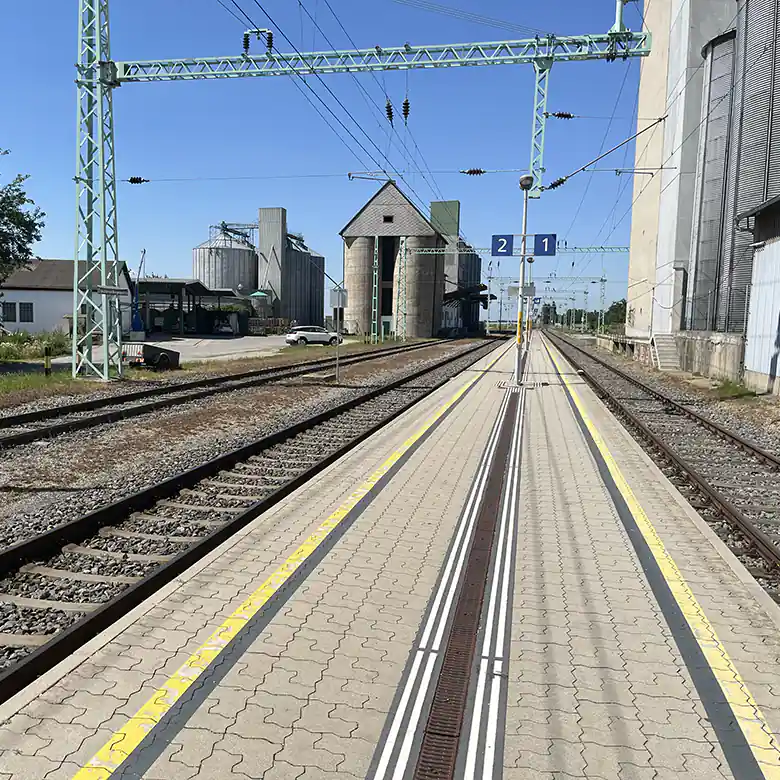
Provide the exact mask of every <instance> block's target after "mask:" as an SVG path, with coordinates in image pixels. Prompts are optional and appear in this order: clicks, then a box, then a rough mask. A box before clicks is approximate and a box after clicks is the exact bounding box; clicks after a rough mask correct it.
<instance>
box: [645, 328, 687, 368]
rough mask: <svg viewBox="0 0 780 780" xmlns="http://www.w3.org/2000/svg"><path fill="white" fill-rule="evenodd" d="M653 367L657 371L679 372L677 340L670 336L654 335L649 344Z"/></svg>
mask: <svg viewBox="0 0 780 780" xmlns="http://www.w3.org/2000/svg"><path fill="white" fill-rule="evenodd" d="M650 352H651V354H652V357H653V365H654V366H655V367H656V368H657V369H658V370H659V371H680V370H681V369H680V354H679V352H678V351H677V340H676V338H675V337H674V336H672V335H670V334H661V333H656V334H655V335H654V336H653V338H652V340H651V342H650Z"/></svg>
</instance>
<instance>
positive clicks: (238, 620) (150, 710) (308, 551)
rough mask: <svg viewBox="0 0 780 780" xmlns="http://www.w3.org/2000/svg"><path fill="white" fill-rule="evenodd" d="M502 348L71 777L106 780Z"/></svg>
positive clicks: (491, 366) (494, 361)
mask: <svg viewBox="0 0 780 780" xmlns="http://www.w3.org/2000/svg"><path fill="white" fill-rule="evenodd" d="M505 354H506V351H505V350H504V351H502V352H501V354H500V355H499V356H498V357H497V358H495V359H493V360H492V361H491V362H490V363H489V364H488V366H487V367H486V368H483V369H478V370H477V373H476V375H475V376H473V377H472V378H471V379H469V381H468V382H466V383H465V384H464V385H463V387H461V388H460V390H458V392H457V393H455V395H453V396H452V398H450V400H449V401H447V402H446V403H445V404H444V405H442V406H440V407H439V409H437V411H436V412H435V413H434V414H433V415H432V416H431V417H429V418H428V420H426V421H425V423H424V424H423V425H422V427H421V428H419V429H418V430H417V431H416V432H415V433H414V434H412V435H411V436H410V437H409V438H408V439H407V440H406V441H405V442H404V443H403V444H402V445H401V446H400V447H399V448H398V449H397V450H396V451H395V452H394V453H393V454H392V455H391V456H390V457H389V458H388V459H387V460H386V461H385V462H384V463H383V464H382V465H381V466H380V467H379V468H378V469H377V470H376V471H375V472H374V473H373V474H371V476H370V477H368V479H367V480H366V481H365V482H363V484H362V485H360V487H358V488H357V489H356V490H354V491H353V492H352V493H351V494H350V496H349V498H347V500H346V501H344V503H343V504H342V505H341V506H340V507H339V508H338V509H337V510H336V511H335V512H334V513H333V514H332V515H330V517H328V518H327V519H326V520H325V521H324V522H323V523H322V525H321V526H320V527H319V528H318V529H317V530H316V531H315V532H314V533H313V534H312V535H311V536H309V537H308V539H306V541H304V542H303V544H301V546H300V547H299V548H298V549H297V550H296V551H295V552H294V553H293V554H292V555H291V556H290V557H289V558H288V559H287V560H286V561H285V562H284V563H283V564H282V565H281V566H280V567H279V568H278V569H277V570H276V571H275V572H274V573H273V574H272V575H271V576H270V577H268V579H267V580H266V581H265V582H264V583H263V584H262V585H261V586H260V587H259V588H258V589H257V590H256V591H255V592H254V593H252V595H251V596H249V598H248V599H246V601H244V602H243V604H241V606H240V607H238V609H236V611H235V612H233V614H232V615H230V617H228V618H227V619H226V620H225V622H224V623H222V625H221V626H220V627H219V628H218V629H217V630H216V631H214V633H213V634H212V635H211V636H210V637H209V638H208V639H207V640H206V641H205V642H204V643H203V644H202V645H201V646H200V647H199V648H198V649H197V650H196V651H195V653H194V654H193V655H191V656H190V657H189V658H188V659H187V661H186V662H185V663H184V665H183V666H181V667H180V668H179V670H178V671H177V672H176V673H175V674H174V675H173V676H172V677H171V678H170V679H169V680H168V681H167V682H165V683H164V684H163V685H162V687H160V688H159V689H158V690H157V691H155V692H154V694H153V695H152V696H151V697H150V698H149V700H148V701H147V702H146V704H144V705H143V706H142V707H141V709H139V710H138V712H136V713H135V715H133V716H132V717H131V718H130V720H129V721H128V722H127V723H126V724H125V725H124V726H123V727H122V728H121V729H120V730H119V731H116V732H115V733H114V734H113V736H112V737H111V738H110V739H109V740H108V742H106V744H105V745H103V747H102V748H101V749H100V750H99V751H98V752H97V753H96V754H95V756H94V757H93V758H92V759H90V761H89V762H87V764H85V765H84V766H83V767H82V768H81V769H80V770H79V771H78V772H77V773H76V774H75V775H74V777H73V780H107V778H109V777H111V775H113V774H114V772H115V771H116V770H117V769H118V768H119V766H120V765H121V764H122V763H123V762H124V761H126V760H127V758H128V757H129V756H130V754H131V753H132V752H133V751H134V750H135V749H136V748H137V747H138V746H139V745H140V744H141V742H142V741H143V740H144V739H145V737H146V736H147V734H149V732H150V731H151V730H152V729H153V728H154V727H155V726H156V725H157V724H158V723H159V722H160V720H161V719H162V718H163V716H164V715H165V714H166V713H167V712H168V711H169V710H170V709H171V707H173V705H174V704H176V702H177V701H178V700H179V699H180V698H181V697H182V696H183V695H184V693H185V692H186V691H187V689H188V688H190V687H191V686H192V684H193V683H194V682H195V681H196V680H197V679H198V678H199V677H200V676H201V675H202V674H203V673H204V672H205V671H206V670H207V669H208V668H209V666H210V665H211V664H212V663H213V661H214V660H215V659H216V658H217V657H218V656H219V655H220V653H222V651H223V650H224V649H225V648H226V647H227V645H228V643H230V642H231V641H232V640H233V639H235V638H236V636H238V634H239V632H240V631H241V630H242V629H243V628H244V627H245V626H246V625H247V623H248V622H249V621H250V620H251V619H252V617H254V615H256V614H257V613H258V612H259V611H260V610H261V609H262V608H263V607H264V606H265V605H266V604H267V603H268V601H269V600H270V599H271V597H272V596H273V595H274V594H275V593H276V592H277V591H278V590H279V589H280V588H281V587H282V585H284V583H285V582H287V580H289V579H290V577H291V576H292V575H293V574H294V573H295V572H296V570H297V569H298V568H300V566H301V565H302V564H303V563H304V561H306V559H307V558H309V557H310V556H311V555H312V553H314V552H315V551H316V550H317V548H319V547H320V545H321V544H322V543H323V542H324V541H325V540H326V539H327V538H328V536H330V534H331V533H333V531H334V530H335V529H336V528H337V527H338V526H339V524H340V523H341V522H342V521H343V520H344V518H346V517H347V515H348V514H349V513H350V512H351V511H352V510H353V509H354V508H355V506H356V505H357V504H358V502H359V501H360V500H361V499H363V498H365V496H366V495H367V494H368V493H369V492H370V491H371V489H372V488H373V487H374V486H375V485H376V484H377V483H378V482H379V480H380V479H381V478H382V477H383V476H384V475H385V474H387V472H388V471H390V469H391V468H392V467H393V466H394V465H395V464H396V463H397V462H398V461H399V460H400V459H401V458H402V457H403V456H404V454H405V453H406V452H408V451H409V450H410V449H411V448H412V447H413V446H414V445H415V443H416V442H417V441H419V440H420V439H421V438H422V437H423V436H424V435H425V434H426V433H427V432H428V431H429V430H430V429H431V428H432V427H433V426H434V425H435V424H436V422H437V421H438V420H439V419H440V418H441V417H442V416H443V415H444V414H445V413H446V412H447V411H448V410H449V409H450V408H451V407H452V406H454V405H455V404H456V403H457V402H458V401H459V400H460V399H461V397H462V396H463V395H464V394H465V393H466V392H467V391H468V390H469V388H471V387H472V385H474V384H475V383H476V382H477V381H478V380H479V379H480V378H481V377H482V376H484V375H485V374H486V373H487V372H488V371H490V369H492V368H493V366H495V364H496V363H497V362H498V361H499V360H500V359H501V358H502V357H504V355H505Z"/></svg>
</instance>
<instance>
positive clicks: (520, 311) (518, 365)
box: [515, 177, 533, 385]
mask: <svg viewBox="0 0 780 780" xmlns="http://www.w3.org/2000/svg"><path fill="white" fill-rule="evenodd" d="M524 178H525V177H524ZM528 178H530V177H528ZM531 184H533V179H531ZM520 186H521V187H523V179H521V180H520ZM528 189H530V187H529V188H525V187H523V235H522V242H523V243H522V248H521V250H520V289H519V290H518V296H517V345H516V349H515V384H516V385H519V384H520V380H521V378H522V364H523V358H522V351H523V316H524V314H525V306H524V304H525V298H524V297H523V291H524V288H525V252H526V246H527V236H526V232H527V230H528Z"/></svg>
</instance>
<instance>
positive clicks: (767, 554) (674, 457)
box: [545, 331, 780, 566]
mask: <svg viewBox="0 0 780 780" xmlns="http://www.w3.org/2000/svg"><path fill="white" fill-rule="evenodd" d="M545 335H546V336H547V338H549V339H550V341H552V342H553V343H554V344H556V346H559V345H563V346H564V347H571V348H572V349H574V350H576V351H579V352H581V353H582V354H584V355H586V356H587V357H588V358H590V359H592V360H594V361H595V362H597V363H600V364H601V365H603V366H605V367H606V368H608V369H610V370H611V371H613V372H614V373H615V374H617V375H618V376H620V377H621V378H626V379H628V378H629V377H628V376H626V375H624V373H623V372H622V371H620V370H619V369H616V368H614V367H612V366H610V365H609V364H607V363H604V362H603V361H601V360H599V359H598V358H594V357H593V356H592V355H591V354H590V353H588V352H586V351H585V350H583V349H582V348H581V347H578V346H576V345H574V344H572V343H571V342H569V341H567V340H566V339H563V338H561V337H560V336H553V335H551V334H550V333H549V331H548V332H546V333H545ZM561 351H562V352H563V354H564V357H565V358H566V360H567V361H568V362H569V363H571V365H572V366H573V367H574V368H575V370H576V371H577V372H578V373H579V374H580V376H582V377H583V378H584V379H585V381H586V382H587V383H588V384H589V385H590V386H591V387H592V388H593V390H594V391H595V392H596V394H597V395H598V396H599V398H601V399H602V400H603V401H604V402H605V403H607V405H608V406H610V407H611V408H612V409H613V410H615V411H617V412H618V413H619V414H620V415H621V416H622V417H623V418H624V419H625V420H627V421H628V423H629V424H630V425H631V426H632V427H633V428H635V429H636V430H637V431H638V433H639V434H640V435H641V436H642V438H644V439H645V440H646V441H647V442H648V443H649V444H650V445H651V446H652V447H654V448H655V449H656V450H658V451H660V453H661V454H662V455H663V457H665V458H666V459H667V460H668V461H669V463H671V464H672V465H673V466H674V467H675V468H676V469H677V470H678V471H680V472H681V473H682V474H683V475H684V476H685V477H686V479H688V480H689V481H690V482H692V483H693V485H694V486H695V487H696V489H697V490H698V491H699V493H700V494H701V495H702V496H703V497H704V498H705V499H706V500H707V501H709V502H710V503H711V504H712V505H713V506H715V507H716V508H717V509H718V510H719V511H720V513H721V514H722V515H723V516H724V517H725V518H726V520H728V521H729V522H730V523H731V524H732V525H733V526H735V527H736V528H738V529H739V530H740V531H741V532H742V533H743V534H744V535H745V536H746V537H747V539H748V540H749V541H750V542H751V543H752V544H753V546H754V547H755V549H756V551H757V552H758V554H759V555H760V556H761V557H762V558H763V559H764V560H765V561H766V562H767V563H768V564H770V565H771V566H780V549H779V548H778V547H777V545H776V544H775V543H774V542H773V541H772V540H771V538H770V537H769V536H768V535H767V534H765V533H764V532H763V531H762V530H760V529H759V528H757V527H756V525H755V524H754V523H753V522H752V521H751V520H749V519H748V518H747V517H745V515H744V514H743V513H742V512H740V511H739V509H737V508H736V507H735V506H734V505H733V504H732V503H731V502H730V501H729V500H728V499H727V498H726V497H725V496H724V495H723V494H722V493H721V492H720V491H719V490H717V489H716V488H714V487H713V486H712V485H711V484H710V483H709V482H708V481H707V480H706V479H705V478H704V477H703V476H702V475H701V474H699V472H698V471H697V470H696V469H695V468H694V467H693V466H691V465H690V464H689V463H688V462H687V461H686V460H685V459H684V458H682V457H681V456H680V455H678V454H677V453H676V452H675V451H674V449H672V447H670V446H669V445H668V444H666V443H665V442H664V441H663V440H662V439H661V438H660V437H659V436H658V435H657V434H656V433H655V432H654V431H652V430H651V429H650V428H649V427H648V426H647V425H646V424H645V423H644V422H642V420H641V419H640V418H639V417H638V416H637V414H636V413H635V412H633V411H632V410H631V409H629V408H628V406H627V405H626V404H625V403H623V402H622V401H621V400H620V399H618V398H616V397H615V395H614V394H613V393H612V392H610V390H609V389H608V388H607V387H605V386H604V385H603V384H602V383H601V382H600V381H599V380H598V379H596V378H595V377H594V376H593V375H592V374H590V373H589V371H588V369H587V368H585V367H583V365H582V364H581V363H580V362H579V361H578V360H577V359H576V358H575V357H573V356H572V355H571V353H567V352H566V351H565V350H563V349H562V350H561ZM631 379H632V380H633V378H631ZM633 384H635V385H637V386H638V387H641V388H642V389H643V390H645V389H646V390H647V391H648V392H650V393H652V394H653V395H658V396H660V398H659V400H664V401H667V400H668V401H669V402H670V403H671V404H673V405H675V407H676V406H679V404H677V402H673V401H671V399H667V397H666V396H664V395H663V394H662V393H657V391H654V390H651V388H648V387H647V386H646V385H644V384H643V383H642V382H640V381H638V380H637V381H633ZM685 411H686V412H687V411H689V410H685ZM689 416H690V417H691V419H693V420H694V421H696V422H710V421H705V419H704V418H702V417H700V416H699V415H697V414H696V413H695V412H694V413H691V414H690V415H689ZM713 425H714V427H715V428H716V429H717V432H718V433H721V431H722V432H723V433H725V434H726V438H727V439H728V440H730V441H734V442H735V443H738V444H739V445H740V446H745V445H747V448H748V449H749V450H750V451H752V450H753V449H755V450H756V451H758V452H760V453H762V454H766V455H770V454H769V453H765V452H764V451H763V450H761V449H760V448H758V447H754V446H753V445H752V444H751V443H750V442H748V441H747V440H745V439H742V438H741V437H739V436H737V435H736V434H731V432H729V431H727V430H726V429H722V428H721V426H719V425H716V424H713ZM706 427H710V426H709V425H708V426H706ZM770 457H771V458H774V456H772V455H770Z"/></svg>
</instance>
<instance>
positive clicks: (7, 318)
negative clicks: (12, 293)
mask: <svg viewBox="0 0 780 780" xmlns="http://www.w3.org/2000/svg"><path fill="white" fill-rule="evenodd" d="M3 322H16V304H15V303H9V302H8V301H3Z"/></svg>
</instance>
